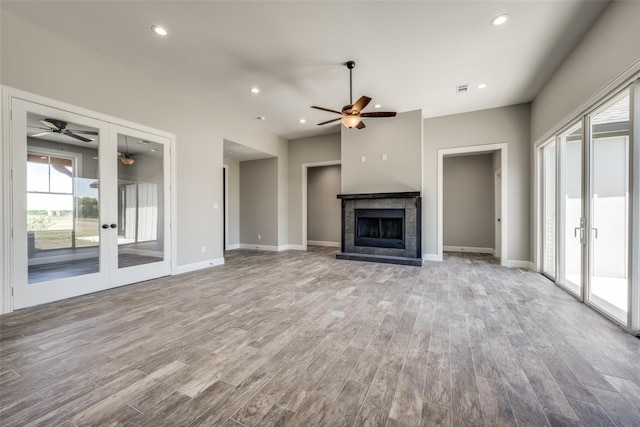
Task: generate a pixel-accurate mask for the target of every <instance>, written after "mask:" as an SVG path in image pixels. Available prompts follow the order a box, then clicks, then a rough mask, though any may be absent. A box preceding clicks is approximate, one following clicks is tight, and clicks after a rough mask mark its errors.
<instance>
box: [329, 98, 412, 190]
mask: <svg viewBox="0 0 640 427" xmlns="http://www.w3.org/2000/svg"><path fill="white" fill-rule="evenodd" d="M365 124H366V125H367V127H366V128H365V129H364V130H357V129H347V128H345V127H344V126H341V127H340V128H341V132H342V192H343V193H344V194H358V193H379V192H380V193H381V192H395V191H420V189H421V187H422V185H421V180H422V161H421V159H422V111H421V110H416V111H410V112H407V113H401V114H398V115H397V116H396V117H395V118H384V119H365ZM383 154H386V155H387V160H382V155H383ZM363 156H364V157H365V158H366V161H365V162H364V163H363V162H362V160H361V159H362V157H363Z"/></svg>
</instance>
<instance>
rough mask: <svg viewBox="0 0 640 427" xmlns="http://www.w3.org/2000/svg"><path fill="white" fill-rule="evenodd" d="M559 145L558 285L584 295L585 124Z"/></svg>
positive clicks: (572, 129)
mask: <svg viewBox="0 0 640 427" xmlns="http://www.w3.org/2000/svg"><path fill="white" fill-rule="evenodd" d="M558 145H559V157H560V162H559V163H560V165H559V166H560V167H559V170H560V172H559V177H560V179H559V181H558V194H559V195H560V197H559V217H558V230H559V232H558V237H559V239H558V253H559V256H558V274H557V281H558V284H559V285H560V286H562V287H564V288H565V289H567V290H568V291H569V292H571V293H572V294H574V295H576V296H578V297H580V298H582V255H583V254H582V252H583V248H582V244H583V243H584V216H583V214H582V210H583V206H582V205H583V203H582V191H583V190H582V177H583V173H582V150H583V144H582V123H577V124H575V125H573V126H571V127H570V128H569V129H568V130H567V131H565V132H563V133H562V134H560V136H559V137H558Z"/></svg>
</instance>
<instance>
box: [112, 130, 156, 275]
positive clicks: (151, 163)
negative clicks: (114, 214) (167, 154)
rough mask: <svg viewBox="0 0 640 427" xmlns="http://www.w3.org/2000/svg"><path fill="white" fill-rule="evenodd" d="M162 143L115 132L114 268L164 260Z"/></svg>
mask: <svg viewBox="0 0 640 427" xmlns="http://www.w3.org/2000/svg"><path fill="white" fill-rule="evenodd" d="M163 156H164V154H163V145H162V144H159V143H156V142H151V141H146V140H141V139H140V138H136V137H133V136H130V135H123V134H118V159H117V164H118V268H127V267H132V266H136V265H142V264H149V263H152V262H159V261H163V260H164V206H165V204H164V200H163V198H164V176H163V171H164V157H163Z"/></svg>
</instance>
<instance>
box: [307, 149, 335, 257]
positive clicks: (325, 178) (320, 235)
mask: <svg viewBox="0 0 640 427" xmlns="http://www.w3.org/2000/svg"><path fill="white" fill-rule="evenodd" d="M340 173H341V162H340V161H339V160H335V161H326V162H316V163H303V164H302V221H301V223H302V248H301V249H302V250H305V251H306V250H307V245H317V246H330V247H340V231H341V228H340V227H341V204H340V200H339V199H338V198H337V195H338V194H340V191H341V190H340V188H341V187H340V181H341V179H340ZM310 224H311V228H309V227H310Z"/></svg>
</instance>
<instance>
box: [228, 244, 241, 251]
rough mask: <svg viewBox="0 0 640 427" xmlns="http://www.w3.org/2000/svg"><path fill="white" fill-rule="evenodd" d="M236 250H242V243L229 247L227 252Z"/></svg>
mask: <svg viewBox="0 0 640 427" xmlns="http://www.w3.org/2000/svg"><path fill="white" fill-rule="evenodd" d="M236 249H240V243H234V244H233V245H227V249H225V251H233V250H236Z"/></svg>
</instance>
